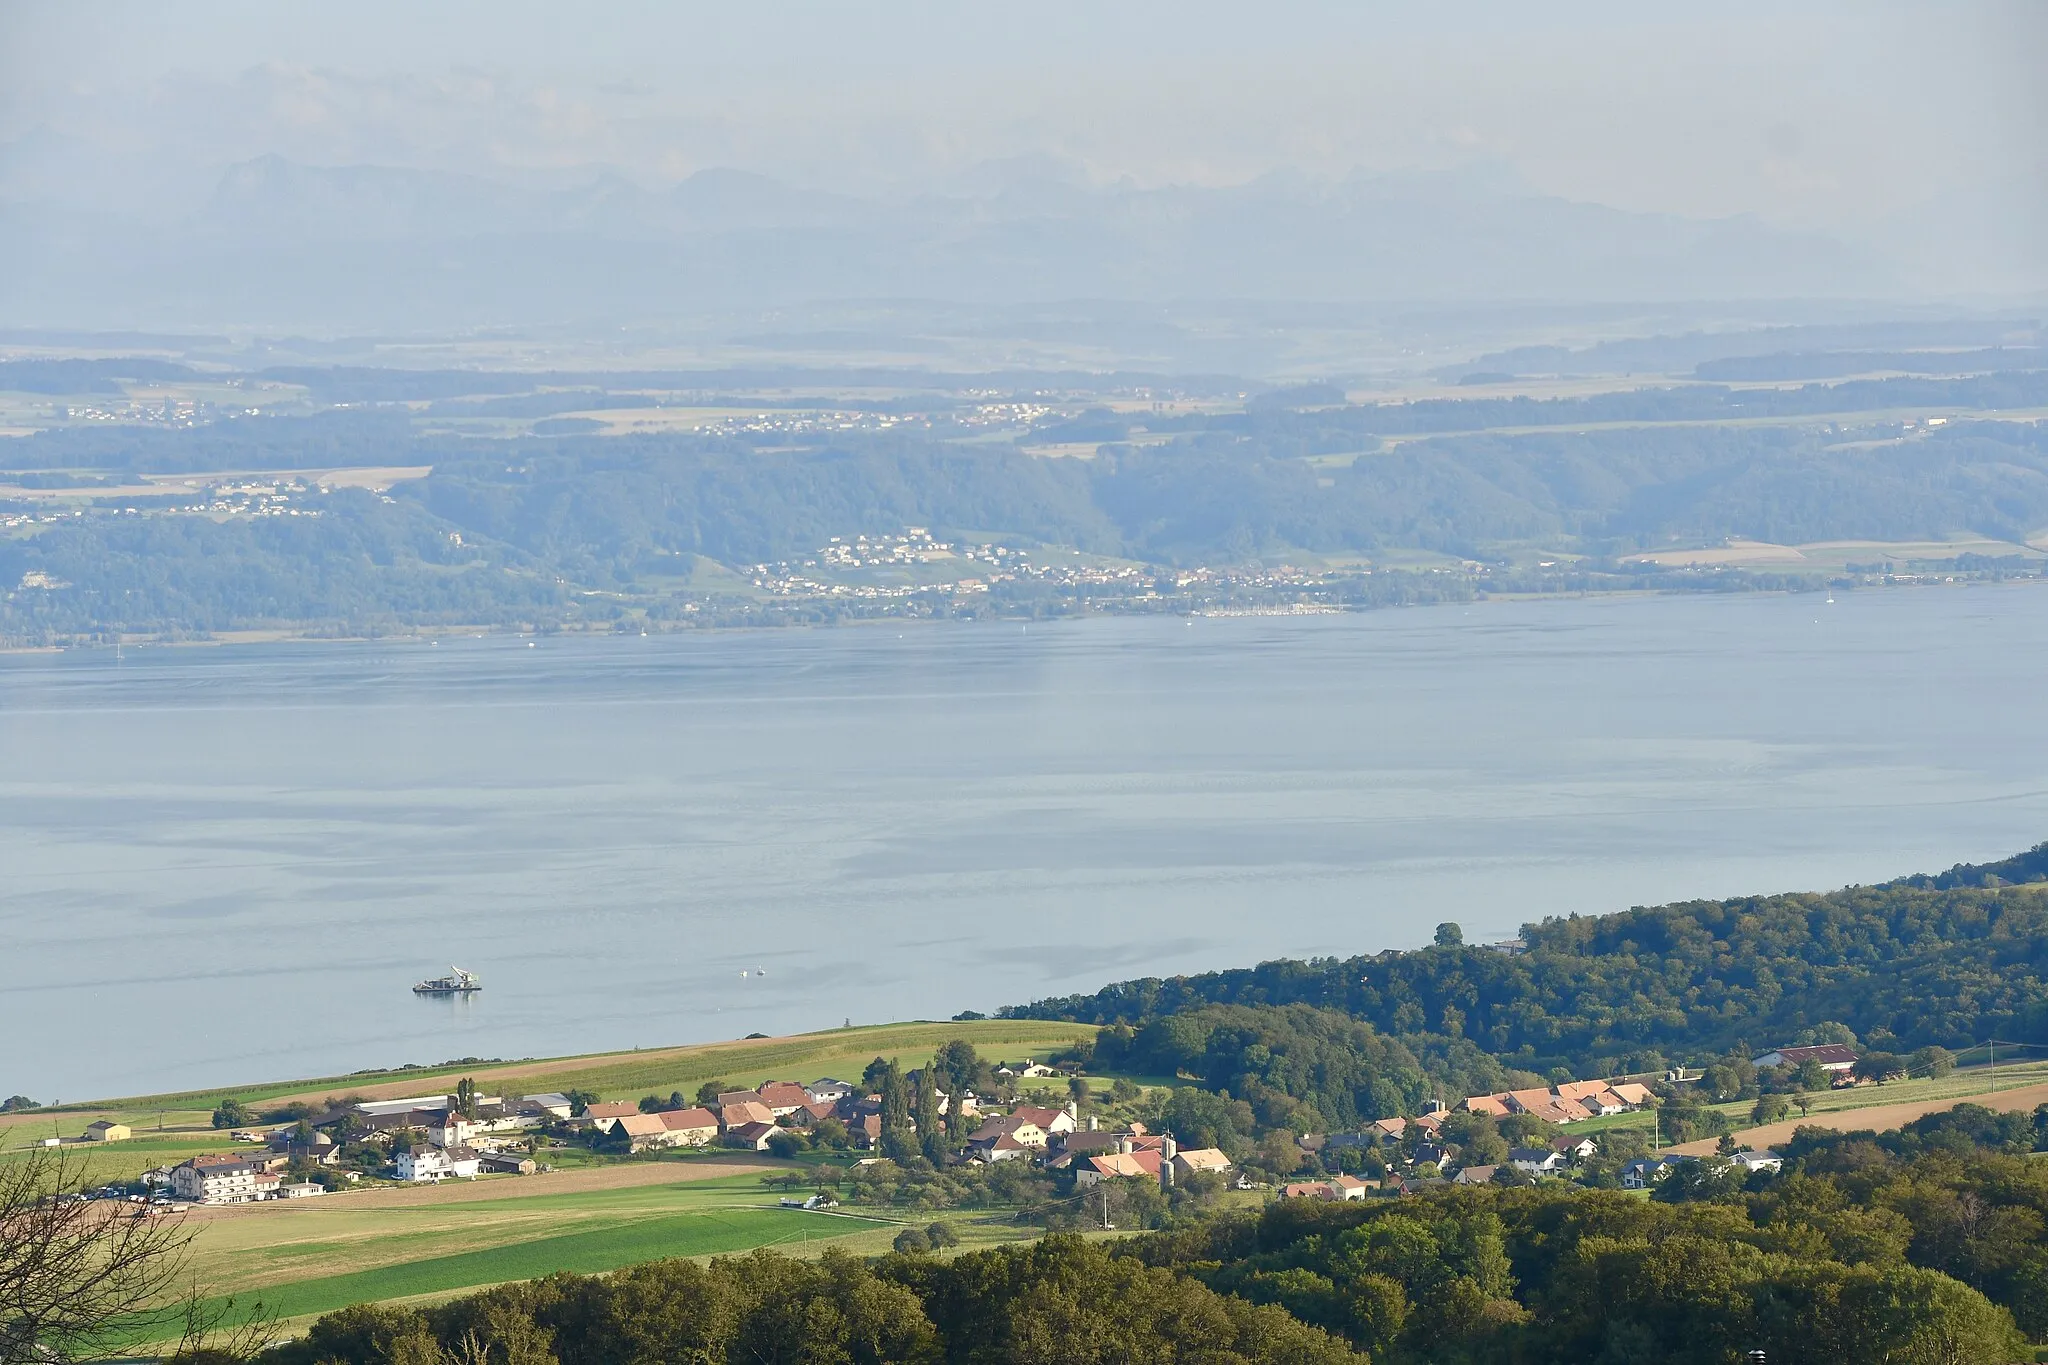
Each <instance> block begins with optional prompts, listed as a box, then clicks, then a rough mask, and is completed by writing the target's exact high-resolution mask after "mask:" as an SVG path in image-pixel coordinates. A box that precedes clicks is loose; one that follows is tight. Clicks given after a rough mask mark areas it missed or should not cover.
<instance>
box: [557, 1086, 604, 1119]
mask: <svg viewBox="0 0 2048 1365" xmlns="http://www.w3.org/2000/svg"><path fill="white" fill-rule="evenodd" d="M562 1097H563V1098H564V1099H566V1100H568V1101H569V1112H570V1113H571V1114H573V1115H576V1116H578V1117H580V1116H582V1115H584V1114H587V1113H589V1112H590V1106H591V1105H593V1104H596V1103H597V1092H596V1091H595V1090H569V1091H565V1092H563V1096H562Z"/></svg>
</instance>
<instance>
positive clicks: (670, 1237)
mask: <svg viewBox="0 0 2048 1365" xmlns="http://www.w3.org/2000/svg"><path fill="white" fill-rule="evenodd" d="M763 1164H764V1165H782V1164H787V1163H774V1162H764V1163H763ZM647 1167H648V1163H629V1164H622V1165H621V1166H619V1167H616V1168H615V1171H616V1172H618V1173H622V1174H628V1175H631V1174H645V1173H647ZM658 1167H659V1169H660V1170H661V1171H664V1172H671V1173H673V1179H670V1180H668V1181H667V1182H666V1183H656V1184H640V1185H633V1186H629V1187H624V1188H588V1187H585V1188H578V1189H572V1190H567V1191H563V1192H559V1193H535V1192H534V1191H537V1190H539V1189H541V1188H543V1186H542V1185H541V1184H540V1183H539V1182H540V1181H542V1180H547V1179H550V1178H549V1177H526V1178H520V1177H503V1178H500V1179H499V1180H496V1181H491V1182H486V1183H485V1184H484V1185H483V1186H468V1185H463V1186H456V1187H442V1188H440V1189H436V1190H424V1189H422V1190H410V1191H405V1192H404V1193H403V1194H402V1195H397V1194H395V1192H391V1191H386V1192H384V1194H382V1195H378V1196H363V1195H352V1194H340V1195H334V1196H330V1197H328V1198H325V1199H319V1200H308V1201H304V1202H296V1201H295V1202H293V1203H290V1204H269V1205H260V1206H253V1207H247V1208H241V1209H230V1210H219V1211H201V1212H198V1213H194V1214H189V1215H186V1216H187V1217H189V1218H191V1219H192V1220H193V1221H192V1230H193V1234H194V1235H193V1241H192V1246H191V1250H190V1254H189V1263H188V1269H189V1272H190V1274H191V1276H192V1279H193V1280H194V1282H195V1283H197V1284H198V1285H200V1286H201V1287H202V1289H203V1290H204V1291H206V1292H210V1293H212V1294H213V1295H214V1296H215V1297H214V1299H213V1300H212V1302H213V1304H214V1306H216V1307H224V1306H225V1300H226V1298H227V1296H228V1293H229V1287H230V1286H232V1293H233V1299H234V1308H233V1316H235V1317H238V1318H239V1317H241V1316H243V1315H245V1314H247V1313H249V1312H253V1311H255V1310H256V1307H257V1306H258V1305H260V1306H261V1310H262V1311H263V1312H264V1313H265V1314H266V1315H269V1316H273V1317H275V1318H277V1319H279V1320H280V1321H281V1322H282V1323H283V1324H284V1325H285V1326H286V1327H287V1328H297V1327H301V1326H303V1325H304V1324H305V1323H306V1322H307V1321H309V1320H310V1319H311V1318H313V1317H315V1316H317V1315H319V1314H321V1313H326V1312H331V1311H333V1310H334V1309H336V1308H340V1307H344V1306H346V1305H348V1304H351V1303H363V1302H375V1301H389V1300H400V1299H403V1300H419V1301H429V1302H430V1301H433V1300H435V1299H438V1298H445V1297H448V1296H450V1295H453V1294H456V1293H460V1292H462V1291H466V1290H472V1289H477V1288H481V1287H484V1286H486V1285H492V1284H501V1283H504V1282H505V1281H508V1280H524V1279H533V1278H536V1277H539V1276H542V1275H548V1274H552V1273H553V1272H555V1271H574V1272H578V1273H582V1274H599V1273H603V1272H605V1271H610V1270H616V1269H619V1268H620V1267H622V1266H628V1265H636V1264H639V1263H640V1262H643V1261H650V1260H656V1259H660V1258H664V1257H673V1256H715V1255H724V1254H730V1253H734V1252H742V1251H748V1250H752V1249H753V1248H755V1247H768V1246H772V1247H777V1248H779V1249H781V1250H783V1251H785V1252H788V1253H790V1254H794V1255H806V1254H815V1253H816V1252H818V1251H822V1250H823V1249H824V1248H826V1247H828V1246H843V1247H845V1248H847V1249H848V1250H850V1251H853V1252H856V1253H858V1254H862V1255H876V1254H879V1253H881V1252H884V1251H887V1250H888V1249H889V1243H890V1242H891V1240H893V1238H894V1237H895V1235H896V1233H897V1232H898V1231H899V1230H900V1228H901V1226H902V1222H904V1221H908V1222H914V1223H917V1224H919V1225H922V1224H924V1223H928V1222H931V1221H934V1220H935V1219H944V1220H946V1221H947V1222H949V1223H950V1224H952V1225H953V1226H954V1228H955V1230H956V1232H957V1233H958V1234H959V1236H960V1238H961V1241H962V1244H963V1245H965V1246H969V1247H972V1246H986V1245H990V1244H993V1243H996V1242H1003V1241H1014V1240H1017V1239H1019V1238H1023V1237H1030V1236H1034V1235H1036V1231H1037V1230H1036V1229H1035V1228H1032V1227H1028V1226H1024V1225H1020V1224H1016V1223H1013V1222H1011V1221H1009V1219H1008V1217H1007V1215H1006V1214H1004V1213H1003V1212H1001V1211H985V1210H983V1211H950V1212H944V1213H916V1214H904V1213H898V1212H895V1211H875V1212H872V1213H871V1212H870V1211H868V1210H864V1209H854V1210H841V1211H838V1212H835V1213H810V1212H805V1211H802V1210H796V1209H784V1208H781V1207H778V1206H777V1200H778V1199H779V1198H780V1192H779V1191H775V1190H771V1189H768V1188H766V1187H764V1186H763V1185H762V1184H761V1173H760V1172H748V1173H744V1174H739V1175H717V1174H713V1173H712V1172H710V1171H708V1170H706V1169H703V1168H702V1167H701V1164H700V1163H694V1162H689V1161H665V1162H661V1163H658ZM583 1175H584V1177H585V1178H591V1177H601V1173H595V1172H585V1173H583ZM706 1176H710V1178H706ZM492 1186H496V1187H498V1189H500V1190H502V1193H501V1194H499V1195H497V1196H496V1197H481V1198H463V1197H460V1196H462V1195H465V1194H480V1193H482V1191H483V1190H485V1189H489V1188H491V1187H492ZM372 1199H375V1200H376V1201H377V1202H374V1203H373V1202H371V1201H372ZM397 1200H402V1201H403V1202H402V1203H401V1202H396V1201H397ZM138 1344H139V1343H138Z"/></svg>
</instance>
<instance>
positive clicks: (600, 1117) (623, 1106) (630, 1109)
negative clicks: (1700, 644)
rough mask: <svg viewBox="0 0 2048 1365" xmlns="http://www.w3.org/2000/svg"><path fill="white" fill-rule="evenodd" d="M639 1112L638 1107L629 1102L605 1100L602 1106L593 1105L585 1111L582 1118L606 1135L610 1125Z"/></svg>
mask: <svg viewBox="0 0 2048 1365" xmlns="http://www.w3.org/2000/svg"><path fill="white" fill-rule="evenodd" d="M639 1112H640V1106H639V1105H637V1104H635V1103H633V1102H632V1101H631V1100H606V1101H605V1102H604V1103H602V1104H593V1105H591V1106H590V1107H589V1108H588V1109H585V1110H584V1111H583V1117H584V1118H587V1119H589V1120H590V1121H591V1123H593V1124H595V1125H596V1126H597V1127H598V1128H600V1129H602V1130H603V1131H605V1132H607V1133H608V1132H610V1131H611V1128H612V1124H614V1123H616V1122H617V1121H618V1120H620V1119H623V1118H629V1117H631V1116H632V1115H634V1114H637V1113H639Z"/></svg>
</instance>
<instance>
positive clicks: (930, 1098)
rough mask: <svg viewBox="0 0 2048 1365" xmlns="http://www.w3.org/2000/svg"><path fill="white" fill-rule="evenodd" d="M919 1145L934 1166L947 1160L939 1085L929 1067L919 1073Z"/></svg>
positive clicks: (927, 1159)
mask: <svg viewBox="0 0 2048 1365" xmlns="http://www.w3.org/2000/svg"><path fill="white" fill-rule="evenodd" d="M916 1106H917V1145H918V1149H919V1150H920V1151H922V1152H923V1153H924V1159H925V1160H926V1161H929V1162H931V1163H932V1165H934V1166H938V1165H941V1164H943V1163H944V1162H945V1160H946V1133H945V1129H944V1127H943V1126H942V1124H941V1121H940V1119H939V1085H938V1080H937V1079H936V1078H935V1077H934V1076H933V1075H932V1068H930V1067H929V1066H927V1067H923V1068H921V1069H920V1070H919V1071H918V1073H917V1099H916Z"/></svg>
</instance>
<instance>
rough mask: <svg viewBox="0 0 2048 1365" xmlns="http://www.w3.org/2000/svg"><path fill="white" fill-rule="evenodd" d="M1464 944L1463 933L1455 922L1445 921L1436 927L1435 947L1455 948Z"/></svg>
mask: <svg viewBox="0 0 2048 1365" xmlns="http://www.w3.org/2000/svg"><path fill="white" fill-rule="evenodd" d="M1464 942H1465V931H1464V930H1463V929H1462V928H1460V927H1459V926H1458V925H1457V924H1456V923H1455V922H1453V921H1451V920H1445V921H1444V922H1443V923H1442V924H1439V925H1438V926H1437V927H1436V946H1437V947H1439V948H1456V947H1458V946H1460V945H1461V944H1463V943H1464Z"/></svg>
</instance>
